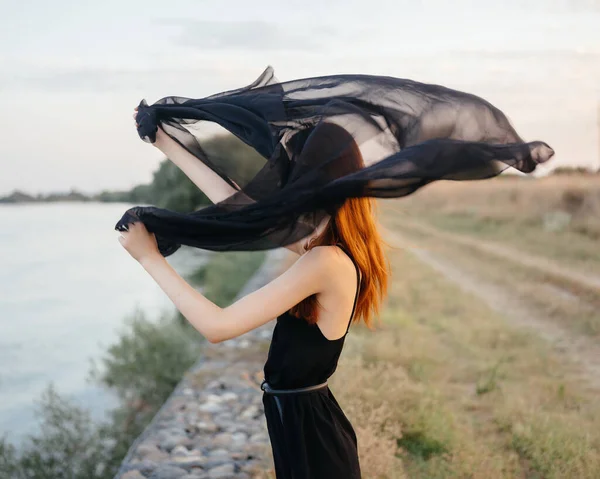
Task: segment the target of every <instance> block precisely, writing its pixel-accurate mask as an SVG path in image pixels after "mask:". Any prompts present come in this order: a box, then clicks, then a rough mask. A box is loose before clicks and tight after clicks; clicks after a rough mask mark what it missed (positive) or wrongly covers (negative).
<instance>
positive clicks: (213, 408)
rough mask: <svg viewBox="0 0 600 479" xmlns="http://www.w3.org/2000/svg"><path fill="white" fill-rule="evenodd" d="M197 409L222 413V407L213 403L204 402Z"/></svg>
mask: <svg viewBox="0 0 600 479" xmlns="http://www.w3.org/2000/svg"><path fill="white" fill-rule="evenodd" d="M198 409H199V410H200V411H204V412H212V413H214V412H220V411H222V410H223V407H222V406H221V405H220V404H217V403H215V402H205V403H204V404H201V405H200V407H199V408H198Z"/></svg>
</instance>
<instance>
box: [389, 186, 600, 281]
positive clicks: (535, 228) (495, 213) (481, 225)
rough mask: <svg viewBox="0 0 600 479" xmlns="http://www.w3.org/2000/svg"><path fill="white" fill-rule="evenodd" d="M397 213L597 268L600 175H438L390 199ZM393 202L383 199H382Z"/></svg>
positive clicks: (586, 269)
mask: <svg viewBox="0 0 600 479" xmlns="http://www.w3.org/2000/svg"><path fill="white" fill-rule="evenodd" d="M392 203H393V207H394V208H396V210H397V211H396V213H395V219H396V222H397V224H398V225H399V226H401V222H402V217H403V216H408V217H412V218H418V219H419V220H420V221H426V222H427V223H429V224H431V225H434V226H436V227H438V228H440V229H442V230H446V231H451V232H456V233H466V234H468V235H471V236H473V237H476V238H481V239H493V240H496V241H498V242H501V243H504V244H506V245H508V246H512V247H514V248H515V249H518V250H519V251H523V252H529V253H532V254H536V255H542V256H547V257H549V258H552V259H553V260H554V261H557V262H559V263H561V264H563V265H564V266H566V267H570V268H575V269H578V270H580V271H582V272H588V273H594V272H595V273H596V274H597V273H598V271H600V248H599V243H600V175H568V176H567V175H565V176H549V177H545V178H539V179H531V178H522V177H508V176H506V177H499V178H494V179H491V180H482V181H472V182H452V181H440V182H436V183H433V184H431V185H428V186H426V187H425V188H423V189H421V190H420V191H418V192H417V193H416V194H414V195H411V196H409V197H407V198H402V199H401V200H399V201H394V202H392ZM392 203H390V202H388V201H387V200H386V201H383V206H384V209H385V206H386V205H391V204H392Z"/></svg>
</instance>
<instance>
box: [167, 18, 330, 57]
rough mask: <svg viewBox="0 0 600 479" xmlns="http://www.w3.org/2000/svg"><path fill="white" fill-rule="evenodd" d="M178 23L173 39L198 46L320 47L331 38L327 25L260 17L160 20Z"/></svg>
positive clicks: (265, 48)
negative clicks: (217, 19)
mask: <svg viewBox="0 0 600 479" xmlns="http://www.w3.org/2000/svg"><path fill="white" fill-rule="evenodd" d="M160 23H162V24H166V25H174V26H179V27H180V31H179V34H178V35H175V38H174V40H175V42H176V43H179V44H181V45H187V46H192V47H199V48H202V49H207V50H210V49H238V50H305V51H322V50H323V48H324V46H326V44H327V41H330V40H331V39H333V38H335V36H336V35H335V31H334V30H333V29H332V28H331V27H325V26H306V25H301V26H299V25H293V24H286V25H278V24H275V23H272V22H265V21H260V20H250V21H227V22H221V21H204V20H189V19H169V20H161V21H160Z"/></svg>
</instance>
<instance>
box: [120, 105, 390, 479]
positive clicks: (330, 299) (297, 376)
mask: <svg viewBox="0 0 600 479" xmlns="http://www.w3.org/2000/svg"><path fill="white" fill-rule="evenodd" d="M136 110H137V108H136ZM135 117H136V114H134V118H135ZM136 126H137V123H136ZM303 138H306V135H303ZM152 144H153V145H154V146H156V147H157V148H159V149H160V150H161V151H162V152H163V153H164V154H165V155H166V156H167V157H168V158H169V159H170V160H171V161H173V162H174V163H175V164H176V165H177V166H178V167H179V168H180V169H181V170H182V171H183V172H184V173H185V174H186V175H187V176H188V177H189V178H190V179H191V180H192V181H193V182H194V183H195V184H196V185H197V186H198V187H199V188H200V189H201V190H202V191H203V192H204V193H205V194H206V196H208V197H209V198H210V200H211V201H213V202H214V203H218V202H220V201H222V200H223V199H225V198H228V197H229V196H231V195H232V194H234V193H235V192H236V190H234V189H233V188H232V187H231V186H230V185H229V184H227V183H226V182H225V181H223V180H222V178H220V177H219V176H218V175H217V174H216V173H215V172H214V171H213V170H212V169H210V168H209V167H207V166H206V165H204V164H203V163H202V162H199V161H198V160H197V158H196V157H195V156H193V155H192V154H190V153H189V152H188V151H187V150H186V149H184V148H182V147H181V146H180V145H179V144H178V143H177V142H175V141H173V139H172V138H170V137H169V136H168V135H167V134H165V133H164V131H163V130H162V129H161V128H159V129H158V131H157V132H156V141H155V142H154V143H152ZM336 149H337V150H336ZM334 151H337V152H336V154H335V155H333V156H334V160H333V161H330V162H328V163H327V167H326V168H325V169H324V171H323V175H324V177H323V180H324V181H330V180H332V179H335V178H336V177H339V176H342V175H346V174H348V173H349V172H350V171H351V170H356V169H359V168H361V167H362V166H364V163H363V159H362V157H361V153H360V150H359V148H358V146H357V145H356V143H355V142H354V141H353V140H352V137H351V136H350V135H349V134H348V133H347V132H346V131H345V130H344V129H343V128H342V127H340V126H337V125H335V124H333V123H331V124H328V125H325V126H323V125H321V127H320V129H319V134H318V135H312V136H310V140H308V141H305V144H304V146H303V148H302V154H301V158H300V159H299V161H297V162H296V164H297V165H303V167H306V166H307V165H310V164H311V163H312V162H318V160H319V157H322V156H323V155H325V156H327V155H329V156H330V157H331V156H332V153H333V152H334ZM295 173H296V174H295ZM297 173H298V172H295V171H294V169H293V168H292V170H291V172H290V175H289V179H288V183H289V184H293V182H294V178H296V177H298V175H297ZM300 176H301V175H300ZM373 212H374V200H373V199H372V198H369V197H362V198H348V199H346V200H345V201H344V202H343V203H342V204H341V205H338V206H337V207H336V208H333V209H330V210H329V211H328V213H329V216H328V217H326V219H325V220H324V221H323V222H322V223H321V224H320V225H319V228H317V230H315V232H314V233H313V234H311V235H309V236H308V237H306V238H304V239H302V240H300V241H298V242H296V243H294V244H291V245H289V246H287V248H288V249H290V250H291V251H293V252H295V253H297V254H298V255H299V257H298V259H297V261H296V262H295V263H294V264H293V265H292V266H291V267H290V268H289V269H288V270H287V271H285V272H284V273H283V274H282V275H280V276H279V277H277V278H276V279H274V280H273V281H271V282H270V283H269V284H267V285H265V286H263V287H262V288H260V289H259V290H257V291H255V292H253V293H251V294H249V295H247V296H245V297H243V298H241V299H240V300H238V301H237V302H235V303H234V304H232V305H230V306H228V307H226V308H220V307H218V306H217V305H215V304H214V303H212V302H211V301H209V300H208V299H207V298H205V297H204V296H203V295H202V294H200V293H199V292H198V291H196V290H195V289H194V288H192V287H191V286H190V285H189V284H188V283H186V282H185V280H184V279H183V278H181V276H179V275H178V274H177V273H176V272H175V271H174V269H173V268H172V267H171V266H170V265H169V263H167V261H166V259H165V258H164V257H163V256H162V255H161V254H160V253H159V251H158V247H157V244H156V241H155V238H154V235H153V234H149V233H148V231H147V230H146V228H145V227H144V224H143V223H142V222H135V223H131V224H130V226H129V231H125V232H123V235H122V236H121V237H120V238H119V241H120V242H121V244H122V245H123V246H124V247H125V248H126V249H127V251H128V252H129V253H130V254H131V255H132V256H133V257H134V258H135V259H136V260H138V261H139V262H140V264H141V265H142V266H143V267H144V268H145V269H146V271H148V273H149V274H150V275H151V276H152V277H153V278H154V279H155V280H156V282H157V283H158V284H159V285H160V287H161V288H162V289H163V290H164V291H165V293H166V294H167V295H168V296H169V297H170V298H171V300H172V301H173V303H174V304H175V305H176V306H177V308H178V309H179V310H180V311H181V313H182V314H183V315H184V316H185V317H186V318H187V320H188V321H189V322H190V323H191V324H192V325H193V326H194V328H195V329H197V330H198V331H199V332H200V333H201V334H202V335H203V336H205V337H206V338H207V339H208V340H209V341H210V342H211V343H217V342H221V341H225V340H227V339H231V338H234V337H237V336H240V335H242V334H244V333H246V332H248V331H250V330H252V329H255V328H257V327H259V326H261V325H263V324H265V323H267V322H269V321H271V320H273V319H275V318H277V323H276V326H275V328H274V330H273V337H272V342H271V345H270V348H269V353H268V358H267V361H266V363H265V366H264V376H265V378H264V381H263V383H262V384H261V389H262V390H263V391H264V392H263V404H264V411H265V416H266V420H267V427H268V432H269V436H270V439H271V446H272V451H273V458H274V463H275V470H276V474H277V478H278V479H282V478H292V477H293V478H295V479H299V478H306V479H308V478H312V479H318V478H328V479H332V478H347V479H352V478H360V477H361V473H360V465H359V459H358V450H357V438H356V434H355V431H354V429H353V427H352V425H351V423H350V421H349V420H348V418H347V417H346V416H345V414H344V412H343V411H342V409H341V408H340V406H339V404H338V402H337V400H336V398H335V397H334V395H333V393H332V392H331V390H330V389H329V386H328V384H327V380H328V378H329V377H330V376H331V375H332V374H333V372H334V371H335V369H336V367H337V363H338V358H339V356H340V353H341V351H342V348H343V345H344V341H345V338H346V335H347V333H348V330H349V328H350V325H351V323H352V321H354V322H358V321H359V320H360V319H362V320H364V321H365V323H366V324H367V325H368V326H370V325H371V323H372V317H373V316H374V315H376V314H377V313H378V311H379V308H380V306H381V302H382V300H383V298H384V295H385V293H386V291H387V283H388V276H389V265H388V263H387V261H386V259H385V257H384V253H383V248H382V240H381V236H380V234H379V232H378V231H377V228H376V223H375V220H374V216H373Z"/></svg>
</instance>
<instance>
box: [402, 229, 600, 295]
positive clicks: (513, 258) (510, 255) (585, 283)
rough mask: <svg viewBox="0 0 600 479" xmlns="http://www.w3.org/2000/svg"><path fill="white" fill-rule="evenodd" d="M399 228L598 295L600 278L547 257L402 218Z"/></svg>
mask: <svg viewBox="0 0 600 479" xmlns="http://www.w3.org/2000/svg"><path fill="white" fill-rule="evenodd" d="M402 228H406V229H407V230H413V231H418V232H420V233H425V234H427V235H428V236H433V237H436V238H439V239H444V240H448V241H450V242H452V243H455V244H461V245H463V246H468V247H469V248H474V249H476V250H479V251H482V252H484V253H486V254H489V255H492V256H496V257H498V258H501V259H503V260H507V261H510V262H513V263H517V264H519V265H522V266H526V267H528V268H531V269H535V270H536V271H538V272H541V273H543V274H545V275H546V276H548V277H553V278H555V279H557V280H559V281H563V282H568V283H572V284H573V285H575V286H576V287H578V288H583V289H585V290H587V291H590V292H591V293H593V294H600V276H596V275H591V274H584V273H580V272H577V271H571V270H569V269H567V268H565V267H563V266H560V265H558V264H556V263H555V262H553V261H551V260H549V259H547V258H543V257H540V256H535V255H532V254H531V253H523V252H521V251H518V250H516V249H514V248H511V247H508V246H506V245H503V244H499V243H495V242H493V241H489V240H483V239H479V238H471V237H468V236H466V235H461V234H456V233H449V232H447V231H440V230H439V229H437V228H434V227H432V226H428V225H425V224H422V223H417V222H415V221H411V220H410V218H406V217H403V219H402Z"/></svg>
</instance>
